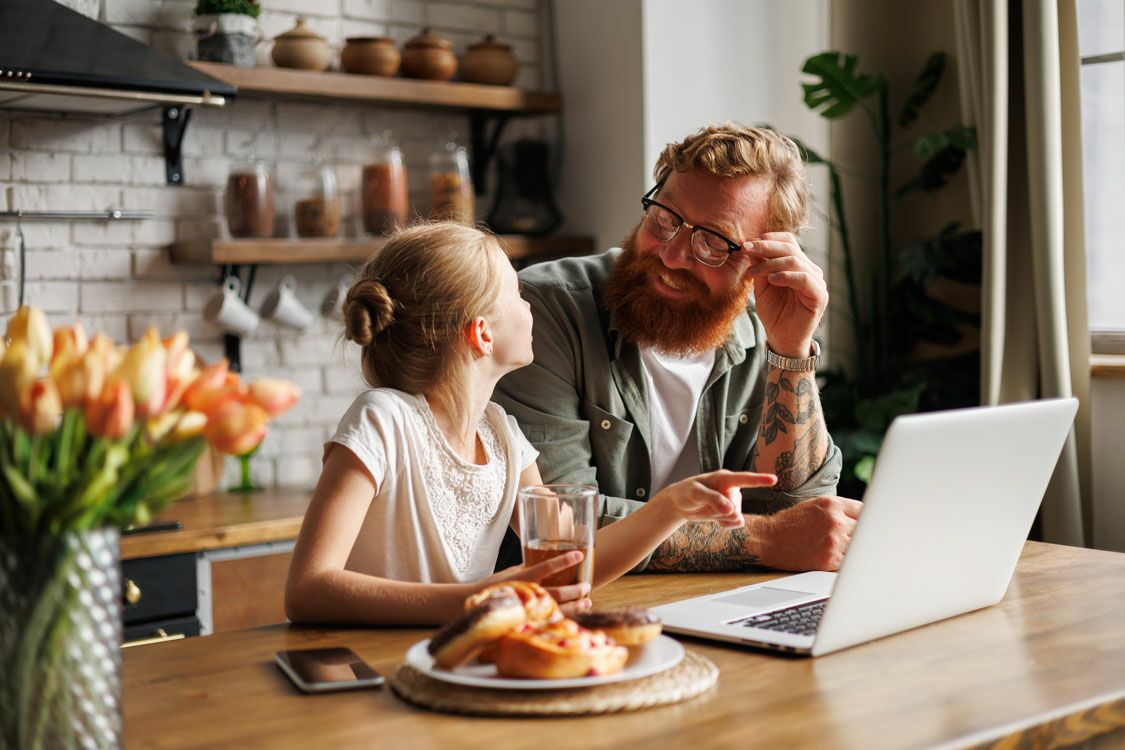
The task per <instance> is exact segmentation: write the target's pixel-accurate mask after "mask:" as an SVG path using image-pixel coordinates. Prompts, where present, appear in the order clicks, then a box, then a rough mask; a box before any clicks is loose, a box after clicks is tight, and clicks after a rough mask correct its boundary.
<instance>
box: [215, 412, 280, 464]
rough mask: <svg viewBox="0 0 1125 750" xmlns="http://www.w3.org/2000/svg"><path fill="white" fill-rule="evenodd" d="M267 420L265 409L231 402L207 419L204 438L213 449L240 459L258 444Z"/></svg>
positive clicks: (263, 434) (263, 435) (264, 434)
mask: <svg viewBox="0 0 1125 750" xmlns="http://www.w3.org/2000/svg"><path fill="white" fill-rule="evenodd" d="M268 419H269V415H268V414H266V410H265V409H263V408H262V407H260V406H258V405H256V404H243V403H238V402H231V403H228V404H226V405H225V406H223V407H221V408H220V409H219V410H218V411H217V412H215V413H214V414H213V415H211V416H210V418H209V419H208V420H207V428H206V429H205V430H204V436H205V437H206V438H207V442H208V443H210V444H211V445H212V446H214V447H215V448H216V449H217V450H219V451H221V452H223V453H229V454H230V455H233V456H241V455H243V454H245V453H249V452H250V451H252V450H254V449H255V448H257V447H258V445H259V444H260V443H261V442H262V438H264V437H265V436H266V421H267V420H268Z"/></svg>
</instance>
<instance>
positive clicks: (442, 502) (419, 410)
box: [411, 396, 508, 574]
mask: <svg viewBox="0 0 1125 750" xmlns="http://www.w3.org/2000/svg"><path fill="white" fill-rule="evenodd" d="M411 415H412V417H413V419H414V420H415V422H416V424H415V426H416V427H418V428H419V432H420V433H422V434H427V437H428V439H427V440H425V441H424V445H423V446H422V455H423V461H424V463H425V480H426V487H427V489H428V492H429V501H430V510H431V512H432V513H433V516H434V519H435V520H436V521H437V526H438V533H439V534H440V536H441V539H442V542H444V544H445V547H446V550H447V551H448V553H449V556H450V558H451V561H452V563H453V566H454V568H455V569H456V571H457V572H458V573H459V574H464V573H465V571H466V568H468V565H469V561H470V560H471V559H472V554H473V550H474V547H475V545H476V542H477V539H478V538H479V537H480V533H481V531H482V530H483V529H484V528H485V527H486V526H488V525H490V524H491V523H493V522H494V521H495V519H496V513H497V511H498V510H499V509H500V505H501V504H502V501H503V499H504V490H505V488H506V485H507V481H508V455H507V451H505V450H504V441H503V440H502V439H501V437H500V435H499V434H497V432H496V429H495V428H494V427H493V425H492V423H491V422H490V421H489V419H488V417H487V416H482V417H481V420H480V422H479V423H478V424H477V430H478V432H479V434H480V438H481V443H482V444H483V445H484V452H485V456H486V458H487V461H486V462H485V463H484V464H474V463H471V462H469V461H466V460H464V459H463V458H461V456H459V455H457V453H456V452H455V451H454V450H453V448H452V446H450V445H449V442H448V441H447V440H446V438H445V434H444V433H442V431H441V428H439V427H438V425H437V422H436V421H435V420H434V415H433V412H432V411H431V410H430V405H429V404H428V403H427V402H426V399H425V398H424V397H422V396H419V397H418V398H417V403H416V408H414V409H412V410H411Z"/></svg>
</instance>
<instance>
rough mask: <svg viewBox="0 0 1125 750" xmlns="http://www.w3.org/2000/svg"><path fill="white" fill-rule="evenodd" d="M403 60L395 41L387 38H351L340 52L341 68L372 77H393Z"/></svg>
mask: <svg viewBox="0 0 1125 750" xmlns="http://www.w3.org/2000/svg"><path fill="white" fill-rule="evenodd" d="M401 60H402V55H401V54H399V51H398V47H396V46H395V40H394V39H391V38H390V37H386V36H349V37H348V38H347V42H346V43H345V44H344V49H343V51H342V52H340V67H341V68H343V69H344V70H346V71H348V72H349V73H362V74H364V75H370V76H393V75H394V74H395V73H397V72H398V64H399V62H400V61H401Z"/></svg>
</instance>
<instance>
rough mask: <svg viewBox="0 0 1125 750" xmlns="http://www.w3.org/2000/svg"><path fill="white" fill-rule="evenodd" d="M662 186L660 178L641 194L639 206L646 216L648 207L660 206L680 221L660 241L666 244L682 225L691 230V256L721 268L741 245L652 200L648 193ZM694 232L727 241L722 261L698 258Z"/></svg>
mask: <svg viewBox="0 0 1125 750" xmlns="http://www.w3.org/2000/svg"><path fill="white" fill-rule="evenodd" d="M662 187H664V180H661V181H660V182H658V183H656V184H655V185H653V186H652V189H651V190H649V191H648V192H647V193H645V194H644V195H643V196H641V206H642V208H643V209H644V212H645V215H646V216H647V215H648V209H649V208H651V207H652V206H656V207H657V208H662V209H664V210H665V211H667V212H668V213H670V214H672V215H673V216H675V217H676V218H677V219H678V220H679V222H680V225H679V226H678V227H676V231H675V232H673V233H672V236H671V237H669V238H668V239H666V240H660V242H661V243H663V244H667V243H669V242H671V241H672V240H674V239H676V235H678V234H679V233H680V229H682V228H683V227H687V228H688V229H690V230H691V237H690V238H689V239H688V244H689V245H690V246H691V248H692V253H691V257H692V258H694V259H695V260H698V261H699V262H700V263H702V264H703V265H705V266H707V267H708V268H722V267H723V266H724V265H725V264H726V262H727V261H728V260H730V256H731V254H732V253H734V252H737V251H739V250H741V249H742V245H740V244H739V243H737V242H735V241H734V240H732V239H731V238H730V237H727V236H726V235H724V234H720V233H719V232H716V231H715V230H714V229H710V228H708V227H701V226H697V225H695V224H689V223H688V222H687V221H685V220H684V217H682V216H680V214H679V213H678V212H676V211H673V210H672V209H671V208H669V207H668V206H666V205H664V204H663V203H661V202H660V201H658V200H654V199H652V198H650V197H649V196H650V195H652V194H653V193H655V192H656V191H658V190H660V188H662ZM696 232H706V233H707V234H712V235H714V236H716V237H718V238H719V239H720V240H722V241H723V242H725V243H727V255H726V257H725V258H723V261H722V263H719V264H718V265H717V266H712V265H711V264H710V263H708V262H707V261H705V260H702V259H700V257H699V256H698V255H696V254H695V242H694V237H695V233H696ZM658 239H659V238H658Z"/></svg>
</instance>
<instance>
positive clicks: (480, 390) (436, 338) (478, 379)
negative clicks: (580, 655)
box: [285, 223, 775, 625]
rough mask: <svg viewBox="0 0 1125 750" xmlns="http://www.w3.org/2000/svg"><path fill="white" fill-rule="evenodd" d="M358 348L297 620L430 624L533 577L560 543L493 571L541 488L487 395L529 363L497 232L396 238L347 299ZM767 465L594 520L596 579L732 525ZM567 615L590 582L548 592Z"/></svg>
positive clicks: (456, 227)
mask: <svg viewBox="0 0 1125 750" xmlns="http://www.w3.org/2000/svg"><path fill="white" fill-rule="evenodd" d="M344 316H345V325H346V332H345V335H346V336H347V338H348V339H349V340H351V341H354V342H356V343H357V344H359V345H360V346H361V347H362V354H361V357H362V368H363V375H364V378H365V380H366V381H367V382H368V384H370V385H371V386H372V389H371V390H368V391H365V392H364V393H362V394H361V395H360V396H359V397H358V398H357V399H356V400H355V402H354V403H353V404H352V406H351V408H349V409H348V411H347V413H346V414H344V416H343V418H342V419H341V420H340V426H339V428H338V429H337V431H336V433H335V434H334V435H333V436H332V438H331V439H330V441H329V442H328V443H327V444H326V445H325V449H324V468H323V472H322V473H321V477H320V481H319V483H318V484H317V487H316V491H315V492H314V494H313V498H312V501H311V502H310V504H309V509H308V512H307V513H306V514H305V521H304V524H303V526H302V527H301V533H300V537H299V538H298V540H297V546H296V549H295V550H294V552H293V563H292V567H291V568H290V571H289V581H288V585H287V586H286V592H285V609H286V614H287V615H288V616H289V618H290V619H291V620H293V621H294V622H333V623H341V622H358V623H383V624H403V625H405V624H412V625H422V624H435V623H440V622H443V621H445V620H448V619H450V618H452V617H453V616H454V615H456V614H457V613H458V612H459V611H461V609H462V607H463V603H464V600H465V598H466V597H467V596H469V595H470V594H472V593H473V592H475V591H478V590H479V589H481V588H483V587H485V586H487V585H489V584H492V583H496V582H498V581H505V580H516V579H519V580H528V581H540V580H542V579H544V578H546V577H548V576H550V575H552V574H554V573H557V572H558V571H560V570H564V569H566V568H568V567H572V566H574V565H576V564H578V562H579V561H581V559H582V553H581V552H577V551H576V552H569V553H567V554H565V555H560V556H559V557H556V558H553V559H551V560H547V561H545V562H542V563H540V564H538V565H531V566H527V565H523V566H518V567H515V568H510V569H508V570H505V571H503V572H501V573H497V574H495V575H493V574H492V570H493V566H494V565H495V563H496V557H497V553H498V551H499V549H500V542H501V540H502V539H503V536H504V532H505V529H506V528H507V527H508V526H509V525H511V527H512V528H513V529H514V530H516V531H517V533H518V530H519V525H518V522H517V518H516V514H515V508H516V502H515V499H516V493H517V491H518V489H519V488H520V487H523V486H527V485H534V484H541V483H542V480H541V478H540V476H539V470H538V469H537V468H536V465H535V459H536V457H537V455H538V453H537V452H536V451H535V449H534V448H532V447H531V445H530V444H529V443H528V442H527V440H526V438H524V436H523V433H522V432H520V429H519V426H518V425H517V424H516V422H515V420H514V419H513V418H512V417H510V416H507V415H506V414H505V413H504V411H503V410H502V409H501V408H500V407H499V406H498V405H496V404H494V403H490V402H489V398H490V397H491V395H492V391H493V388H494V386H495V385H496V382H497V381H498V380H499V379H500V378H501V377H502V376H504V375H505V374H506V373H508V372H510V371H512V370H515V369H517V368H519V367H523V366H525V365H527V364H529V363H530V362H531V359H532V353H531V310H530V307H529V306H528V304H527V303H526V302H524V301H523V300H522V299H521V298H520V292H519V281H518V279H517V277H516V273H515V271H514V270H513V269H512V267H511V265H510V263H509V262H508V259H507V257H506V256H505V254H504V252H503V250H502V249H501V248H500V245H499V243H498V242H497V240H496V238H495V237H493V236H492V235H489V234H486V233H484V232H481V231H479V230H477V229H473V228H470V227H466V226H462V225H460V224H452V223H440V224H430V225H424V226H419V227H415V228H412V229H408V230H406V231H403V232H400V233H399V234H397V235H395V236H394V237H393V238H392V239H391V240H389V241H388V242H387V244H386V245H385V247H384V248H383V250H382V251H381V252H379V253H378V254H377V255H376V256H374V257H373V258H372V259H371V260H370V261H368V263H367V264H366V266H365V267H364V269H363V271H362V273H361V275H360V278H359V280H358V281H356V283H355V284H354V285H353V286H352V288H351V290H350V291H349V292H348V295H347V298H346V300H345V304H344ZM774 481H775V479H774V477H773V476H772V475H764V474H751V473H745V472H727V471H721V472H715V473H713V474H707V475H702V476H699V477H693V478H691V479H687V480H684V481H682V482H679V483H678V484H673V485H670V486H669V487H667V488H665V489H664V490H663V491H661V492H659V493H657V494H656V495H655V496H654V497H653V498H652V499H651V500H649V502H648V503H647V504H646V505H645V506H644V508H642V509H641V510H640V511H638V512H636V513H633V514H631V515H630V516H628V517H627V518H625V519H622V520H621V521H618V522H617V523H614V524H612V525H610V526H607V527H606V528H603V529H601V530H600V531H598V532H597V538H596V546H597V551H598V553H597V561H596V570H595V572H594V585H595V586H599V585H601V584H604V583H607V582H609V581H611V580H613V579H615V578H617V577H618V576H620V575H622V574H623V573H625V572H626V571H628V570H629V569H631V568H632V567H633V566H635V565H636V564H637V563H638V562H640V561H641V560H642V559H643V558H644V557H645V555H647V554H648V553H649V552H651V551H652V550H653V549H655V547H656V546H657V545H658V544H659V543H660V542H661V541H663V540H664V539H666V538H667V537H668V536H669V535H670V534H671V533H672V532H673V531H675V530H676V529H677V528H679V526H680V525H681V524H683V523H684V522H686V521H689V520H714V521H719V522H721V523H723V524H724V525H728V526H739V525H741V524H742V515H741V513H740V512H739V502H738V500H739V498H740V494H739V492H738V489H739V488H740V487H752V486H766V485H771V484H773V483H774ZM549 591H550V592H551V594H552V595H553V596H554V597H555V598H556V599H557V600H558V601H559V602H560V603H561V604H563V609H564V611H567V612H570V613H574V612H577V611H581V610H584V609H587V608H589V606H590V601H589V599H588V598H587V597H588V596H589V593H590V592H589V587H588V585H587V584H576V585H572V586H562V587H558V588H552V589H549Z"/></svg>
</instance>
